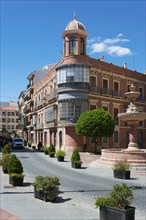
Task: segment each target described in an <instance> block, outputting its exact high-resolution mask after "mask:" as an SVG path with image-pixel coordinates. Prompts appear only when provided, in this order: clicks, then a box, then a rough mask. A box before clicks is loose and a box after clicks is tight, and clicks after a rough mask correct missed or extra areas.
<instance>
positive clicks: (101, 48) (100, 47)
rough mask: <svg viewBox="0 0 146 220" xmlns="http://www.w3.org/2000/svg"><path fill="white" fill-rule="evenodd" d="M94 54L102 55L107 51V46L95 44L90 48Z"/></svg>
mask: <svg viewBox="0 0 146 220" xmlns="http://www.w3.org/2000/svg"><path fill="white" fill-rule="evenodd" d="M90 49H91V52H92V53H102V52H104V51H106V49H107V46H106V44H104V43H94V44H92V45H91V46H90Z"/></svg>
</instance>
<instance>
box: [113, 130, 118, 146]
mask: <svg viewBox="0 0 146 220" xmlns="http://www.w3.org/2000/svg"><path fill="white" fill-rule="evenodd" d="M114 143H115V144H118V143H119V132H118V131H114Z"/></svg>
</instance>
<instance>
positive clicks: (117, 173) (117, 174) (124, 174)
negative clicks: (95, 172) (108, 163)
mask: <svg viewBox="0 0 146 220" xmlns="http://www.w3.org/2000/svg"><path fill="white" fill-rule="evenodd" d="M113 172H114V178H118V179H130V173H131V171H130V170H125V171H122V170H113Z"/></svg>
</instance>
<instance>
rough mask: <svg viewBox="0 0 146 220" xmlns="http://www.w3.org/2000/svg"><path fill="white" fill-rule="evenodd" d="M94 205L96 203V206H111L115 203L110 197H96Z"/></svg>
mask: <svg viewBox="0 0 146 220" xmlns="http://www.w3.org/2000/svg"><path fill="white" fill-rule="evenodd" d="M95 205H96V207H99V206H111V207H113V206H114V205H115V204H114V201H113V199H112V198H110V197H99V198H97V199H96V202H95Z"/></svg>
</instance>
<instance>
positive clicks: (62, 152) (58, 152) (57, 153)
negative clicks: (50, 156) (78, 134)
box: [55, 150, 66, 157]
mask: <svg viewBox="0 0 146 220" xmlns="http://www.w3.org/2000/svg"><path fill="white" fill-rule="evenodd" d="M55 155H56V157H58V156H61V157H65V156H66V152H65V151H64V150H57V151H56V153H55Z"/></svg>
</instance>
